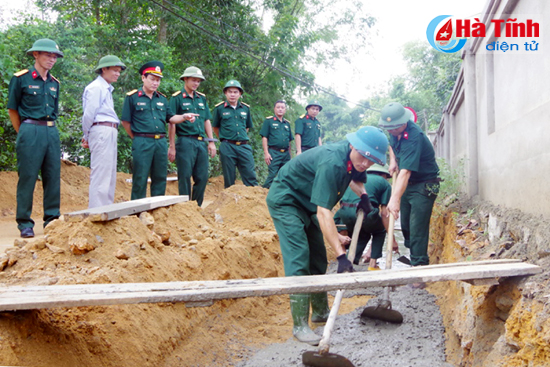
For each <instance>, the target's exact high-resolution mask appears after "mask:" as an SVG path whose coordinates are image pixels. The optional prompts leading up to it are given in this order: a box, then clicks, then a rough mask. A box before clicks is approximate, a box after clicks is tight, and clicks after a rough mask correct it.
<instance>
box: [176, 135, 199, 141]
mask: <svg viewBox="0 0 550 367" xmlns="http://www.w3.org/2000/svg"><path fill="white" fill-rule="evenodd" d="M178 136H179V137H184V138H191V139H197V140H200V141H203V140H204V138H203V137H202V136H200V135H178Z"/></svg>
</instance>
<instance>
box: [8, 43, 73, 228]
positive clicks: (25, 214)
mask: <svg viewBox="0 0 550 367" xmlns="http://www.w3.org/2000/svg"><path fill="white" fill-rule="evenodd" d="M27 55H30V56H33V57H34V66H33V67H30V68H29V69H25V70H21V71H19V72H17V73H15V74H14V76H13V77H12V79H11V81H10V85H9V92H8V113H9V116H10V120H11V123H12V125H13V128H14V129H15V131H17V141H16V142H15V149H16V152H17V172H18V174H19V181H18V182H17V213H16V221H17V227H18V228H19V231H20V232H21V237H23V238H29V237H34V230H33V228H34V221H33V220H32V219H31V213H32V201H33V192H34V187H35V184H36V180H37V179H38V173H39V172H41V173H42V187H43V188H44V227H45V226H47V225H48V224H49V223H50V222H51V221H52V220H54V219H57V218H59V215H60V213H59V202H60V176H61V149H60V141H59V133H58V131H57V127H56V126H55V120H57V116H58V106H59V84H60V83H59V80H57V79H56V78H54V77H53V75H52V74H50V70H51V69H52V68H53V66H54V65H55V63H56V62H57V58H58V57H63V53H62V52H61V51H60V50H59V47H58V46H57V44H56V43H55V42H54V41H52V40H50V39H46V38H45V39H39V40H37V41H36V42H34V44H33V45H32V48H31V49H29V50H28V51H27Z"/></svg>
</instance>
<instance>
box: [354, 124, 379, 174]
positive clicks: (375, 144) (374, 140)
mask: <svg viewBox="0 0 550 367" xmlns="http://www.w3.org/2000/svg"><path fill="white" fill-rule="evenodd" d="M346 139H348V141H349V142H350V144H351V146H352V147H354V148H355V150H357V151H358V152H359V153H360V154H361V155H362V156H363V157H365V158H367V159H369V160H371V161H372V162H374V163H378V164H380V165H382V166H383V165H385V164H386V151H387V150H388V144H389V142H388V138H387V137H386V135H385V134H384V133H383V132H382V130H380V129H379V128H377V127H374V126H364V127H361V128H360V129H359V130H357V131H356V132H355V133H351V134H347V135H346Z"/></svg>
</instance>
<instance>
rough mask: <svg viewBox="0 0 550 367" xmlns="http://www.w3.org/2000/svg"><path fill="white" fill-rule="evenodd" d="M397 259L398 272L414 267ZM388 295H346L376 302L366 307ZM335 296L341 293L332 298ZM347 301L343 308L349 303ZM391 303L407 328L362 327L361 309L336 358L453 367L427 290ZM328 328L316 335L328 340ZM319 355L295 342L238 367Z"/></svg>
mask: <svg viewBox="0 0 550 367" xmlns="http://www.w3.org/2000/svg"><path fill="white" fill-rule="evenodd" d="M396 238H397V240H398V243H399V244H400V252H401V254H405V255H408V250H406V249H404V248H403V247H402V243H403V240H402V237H401V232H398V231H396ZM384 256H385V254H384ZM396 257H397V256H394V259H393V261H392V268H404V267H408V266H407V265H404V264H402V263H399V262H397V261H396V260H395V258H396ZM379 264H380V267H381V268H382V269H383V268H384V267H385V259H380V260H379ZM335 267H336V264H335V263H332V264H331V265H330V267H329V271H328V273H335V272H336V268H335ZM355 269H356V271H366V270H367V267H366V265H363V266H356V267H355ZM382 292H383V288H370V289H365V290H359V291H346V292H345V294H344V297H345V298H346V297H353V296H355V295H373V296H375V297H374V298H372V299H371V300H369V302H368V303H367V305H365V306H374V305H376V304H377V300H378V297H381V296H382ZM334 294H335V292H334V293H332V295H334ZM345 298H344V299H343V300H342V303H345V302H346V299H345ZM390 300H391V302H392V305H393V309H394V310H397V311H399V312H400V313H401V314H402V315H403V319H404V320H403V324H400V325H395V324H391V323H387V322H382V321H374V320H368V321H367V322H366V323H362V322H361V320H360V314H361V312H362V311H363V309H364V307H359V308H357V309H355V310H354V311H353V312H351V313H349V314H346V315H338V317H337V319H336V322H335V325H334V330H333V332H332V336H331V340H330V352H331V353H337V354H339V355H341V356H344V357H346V358H348V359H349V360H350V361H351V362H352V363H353V364H354V366H356V367H361V366H364V367H366V366H376V367H390V366H391V367H395V366H403V367H426V366H430V367H451V366H452V365H451V364H448V363H446V362H445V337H444V331H445V330H444V326H443V322H442V317H441V314H440V311H439V307H438V306H437V305H436V303H435V297H434V296H432V295H431V294H430V293H428V292H427V291H426V290H424V289H413V288H411V287H409V286H402V287H396V288H395V289H394V290H393V291H392V292H390ZM323 328H324V327H318V328H317V329H315V333H317V334H318V335H322V334H323ZM290 333H291V331H290V330H289V334H290ZM316 350H317V349H316V347H312V346H309V345H307V344H304V343H300V342H298V341H296V340H295V339H294V338H292V337H290V338H289V340H287V341H286V342H285V343H281V344H272V345H269V346H267V347H266V348H263V349H260V350H257V351H256V352H255V354H254V355H253V356H252V357H250V358H249V359H248V360H246V361H243V362H241V363H240V364H237V366H239V367H257V366H263V367H282V366H304V365H303V364H302V354H303V353H304V352H305V351H316Z"/></svg>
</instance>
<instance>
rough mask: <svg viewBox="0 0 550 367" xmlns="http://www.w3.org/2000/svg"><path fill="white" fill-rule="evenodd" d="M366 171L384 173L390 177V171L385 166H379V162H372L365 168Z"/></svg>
mask: <svg viewBox="0 0 550 367" xmlns="http://www.w3.org/2000/svg"><path fill="white" fill-rule="evenodd" d="M367 172H373V173H374V172H376V173H384V174H386V175H388V177H390V176H391V175H390V171H388V168H387V167H386V166H381V165H379V164H373V165H372V166H370V167H369V168H367Z"/></svg>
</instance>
